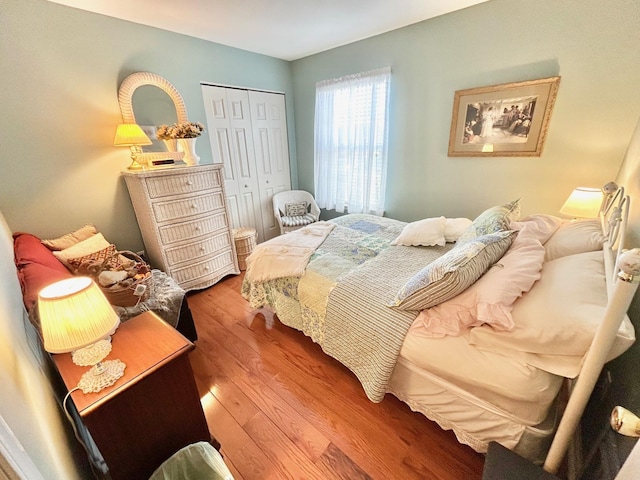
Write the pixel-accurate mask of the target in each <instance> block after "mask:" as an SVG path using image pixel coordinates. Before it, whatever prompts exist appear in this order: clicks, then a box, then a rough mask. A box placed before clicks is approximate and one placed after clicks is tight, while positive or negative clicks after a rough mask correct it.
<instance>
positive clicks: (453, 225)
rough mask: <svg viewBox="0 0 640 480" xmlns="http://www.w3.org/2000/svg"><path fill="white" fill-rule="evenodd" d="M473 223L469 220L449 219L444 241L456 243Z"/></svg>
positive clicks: (445, 228) (445, 226) (446, 224)
mask: <svg viewBox="0 0 640 480" xmlns="http://www.w3.org/2000/svg"><path fill="white" fill-rule="evenodd" d="M472 223H473V221H472V220H471V219H469V218H447V221H446V222H445V224H444V239H445V241H447V242H455V241H456V240H458V239H459V238H460V236H461V235H462V234H463V233H464V231H465V230H466V229H467V228H469V225H471V224H472Z"/></svg>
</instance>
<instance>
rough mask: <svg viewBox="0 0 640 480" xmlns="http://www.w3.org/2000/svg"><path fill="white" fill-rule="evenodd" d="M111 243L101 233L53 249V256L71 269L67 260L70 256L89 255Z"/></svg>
mask: <svg viewBox="0 0 640 480" xmlns="http://www.w3.org/2000/svg"><path fill="white" fill-rule="evenodd" d="M109 245H111V244H110V243H109V242H107V241H106V240H105V238H104V237H103V236H102V234H101V233H96V234H95V235H93V236H91V237H89V238H87V239H86V240H83V241H81V242H79V243H76V244H75V245H73V246H71V247H69V248H65V249H64V250H60V251H54V252H53V254H54V255H55V257H56V258H57V259H58V260H60V261H61V262H62V263H63V264H64V265H65V266H66V267H67V268H68V269H69V270H73V267H72V266H71V265H70V264H69V260H70V259H72V258H80V257H84V256H85V255H90V254H92V253H95V252H97V251H100V250H103V249H105V248H108V247H109Z"/></svg>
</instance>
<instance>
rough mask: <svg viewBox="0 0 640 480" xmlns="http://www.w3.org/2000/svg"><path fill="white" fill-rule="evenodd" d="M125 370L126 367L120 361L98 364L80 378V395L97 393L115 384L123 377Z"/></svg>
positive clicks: (107, 361)
mask: <svg viewBox="0 0 640 480" xmlns="http://www.w3.org/2000/svg"><path fill="white" fill-rule="evenodd" d="M125 368H126V365H125V364H124V363H123V362H122V361H120V360H106V361H104V362H101V363H98V364H97V365H95V366H94V367H92V368H91V370H89V371H88V372H85V373H84V374H83V375H82V377H80V381H79V382H78V388H80V390H82V393H97V392H99V391H100V390H102V389H103V388H106V387H110V386H111V385H113V384H114V383H116V381H117V380H118V379H119V378H120V377H122V375H124V369H125Z"/></svg>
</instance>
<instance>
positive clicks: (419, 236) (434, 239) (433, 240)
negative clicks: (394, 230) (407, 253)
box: [391, 217, 446, 247]
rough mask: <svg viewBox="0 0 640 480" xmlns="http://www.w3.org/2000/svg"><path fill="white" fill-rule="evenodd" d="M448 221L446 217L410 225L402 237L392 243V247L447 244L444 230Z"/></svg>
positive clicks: (399, 236)
mask: <svg viewBox="0 0 640 480" xmlns="http://www.w3.org/2000/svg"><path fill="white" fill-rule="evenodd" d="M445 223H446V219H445V218H444V217H435V218H425V219H424V220H418V221H417V222H412V223H408V224H407V225H405V227H404V228H403V229H402V232H400V235H398V237H397V238H396V239H395V240H393V241H392V242H391V245H405V246H408V247H412V246H419V245H422V246H426V247H430V246H433V245H440V246H441V247H443V246H444V244H445V238H444V228H445Z"/></svg>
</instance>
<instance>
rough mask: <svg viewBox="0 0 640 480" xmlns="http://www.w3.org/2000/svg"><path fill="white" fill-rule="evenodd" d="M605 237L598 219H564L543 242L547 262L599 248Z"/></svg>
mask: <svg viewBox="0 0 640 480" xmlns="http://www.w3.org/2000/svg"><path fill="white" fill-rule="evenodd" d="M605 240H606V238H605V236H604V234H603V233H602V228H601V227H600V220H572V221H565V222H564V223H562V225H560V227H559V228H558V230H557V231H556V232H555V233H554V234H553V235H552V236H551V238H549V240H548V241H547V242H546V243H545V244H544V248H545V250H546V252H547V253H546V256H545V260H546V261H547V262H549V261H551V260H555V259H556V258H561V257H565V256H567V255H575V254H576V253H585V252H595V251H596V250H601V249H602V245H603V244H604V242H605Z"/></svg>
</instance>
